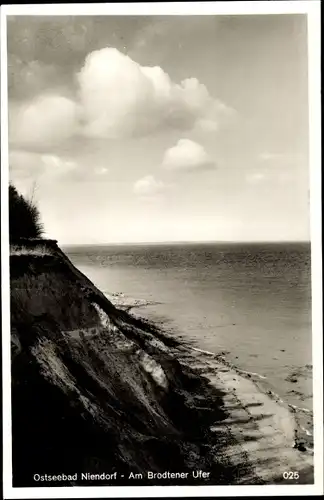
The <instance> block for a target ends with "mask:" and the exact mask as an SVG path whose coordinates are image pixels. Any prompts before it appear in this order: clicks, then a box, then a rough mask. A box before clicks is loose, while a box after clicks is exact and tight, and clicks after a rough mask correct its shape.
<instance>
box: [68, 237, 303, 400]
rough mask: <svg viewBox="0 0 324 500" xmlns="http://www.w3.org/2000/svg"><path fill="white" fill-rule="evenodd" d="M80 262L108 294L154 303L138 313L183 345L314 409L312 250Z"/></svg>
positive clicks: (201, 247)
mask: <svg viewBox="0 0 324 500" xmlns="http://www.w3.org/2000/svg"><path fill="white" fill-rule="evenodd" d="M64 250H65V251H66V253H67V255H68V256H69V257H70V259H71V260H72V262H73V263H74V264H75V265H76V266H77V267H78V268H79V269H80V270H81V271H82V272H83V273H85V274H86V275H87V276H88V277H89V278H90V279H91V280H92V281H93V282H94V283H95V284H96V285H97V286H98V287H99V288H100V289H101V290H102V291H103V292H104V293H114V292H123V293H124V294H125V295H126V296H129V297H132V298H135V299H145V300H147V301H152V302H154V304H153V305H149V306H146V307H142V308H140V309H138V310H136V312H137V313H140V314H141V315H143V316H145V317H149V318H151V319H154V320H155V321H159V322H163V323H164V326H165V328H168V329H169V330H171V331H173V333H174V335H182V336H183V337H185V338H186V339H189V340H190V341H191V342H192V343H193V344H194V345H195V346H196V347H199V348H201V349H206V350H209V351H212V352H215V353H218V352H220V351H225V352H226V357H227V358H228V359H229V360H230V361H231V362H233V363H234V364H236V365H237V366H238V367H239V368H241V369H243V370H247V371H251V372H257V373H259V374H261V375H263V376H265V377H266V380H267V382H268V383H269V384H270V385H271V388H272V389H273V390H274V391H275V392H277V393H278V394H279V395H281V397H283V398H285V399H286V400H288V401H289V402H291V403H292V404H296V405H298V406H302V407H305V408H311V407H312V386H311V365H312V354H311V351H312V343H311V278H310V245H308V244H288V243H285V244H239V245H238V244H235V245H234V244H226V245H225V244H170V245H169V244H168V245H167V244H165V245H132V246H130V245H124V246H116V245H114V246H75V247H68V248H65V249H64Z"/></svg>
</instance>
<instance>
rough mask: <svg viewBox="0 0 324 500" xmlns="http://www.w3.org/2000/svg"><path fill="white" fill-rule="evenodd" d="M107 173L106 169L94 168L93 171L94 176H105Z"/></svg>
mask: <svg viewBox="0 0 324 500" xmlns="http://www.w3.org/2000/svg"><path fill="white" fill-rule="evenodd" d="M108 172H109V169H108V168H107V167H96V168H95V169H94V173H95V174H96V175H106V174H107V173H108Z"/></svg>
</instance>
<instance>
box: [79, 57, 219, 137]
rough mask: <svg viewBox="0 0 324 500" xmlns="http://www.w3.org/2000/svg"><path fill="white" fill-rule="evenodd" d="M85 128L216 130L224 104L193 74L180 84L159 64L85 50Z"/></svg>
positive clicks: (105, 132) (129, 132) (108, 132)
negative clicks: (89, 52)
mask: <svg viewBox="0 0 324 500" xmlns="http://www.w3.org/2000/svg"><path fill="white" fill-rule="evenodd" d="M78 82H79V86H80V93H79V98H80V103H81V108H82V110H83V119H84V121H85V133H86V134H88V135H90V136H95V137H120V136H136V135H145V134H148V133H151V132H152V131H154V130H156V129H159V128H162V127H172V128H177V129H182V130H187V129H191V128H193V127H195V126H198V127H202V128H203V129H204V130H216V129H217V127H218V121H219V118H220V116H221V115H223V114H224V113H226V112H227V111H228V108H226V106H225V105H224V104H223V103H221V102H219V101H217V100H216V99H214V98H212V97H211V96H210V95H209V93H208V90H207V89H206V87H205V86H204V85H202V84H201V83H199V81H198V80H197V79H196V78H187V79H185V80H183V81H182V82H181V83H180V84H176V83H174V82H172V81H171V79H170V77H169V75H168V74H167V73H165V72H164V71H163V70H162V69H161V68H160V67H157V66H156V67H145V66H141V65H139V64H138V63H137V62H135V61H133V60H132V59H131V58H130V57H128V56H126V55H124V54H122V53H121V52H119V51H118V50H117V49H113V48H105V49H101V50H97V51H94V52H92V53H91V54H89V55H88V56H87V58H86V61H85V64H84V66H83V68H82V69H81V71H80V72H79V74H78Z"/></svg>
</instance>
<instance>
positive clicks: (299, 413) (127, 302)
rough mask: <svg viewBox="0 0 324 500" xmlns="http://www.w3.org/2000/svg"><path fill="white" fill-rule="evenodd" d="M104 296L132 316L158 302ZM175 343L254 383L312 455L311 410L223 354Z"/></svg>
mask: <svg viewBox="0 0 324 500" xmlns="http://www.w3.org/2000/svg"><path fill="white" fill-rule="evenodd" d="M105 295H106V296H107V298H108V299H109V300H111V301H114V303H115V305H116V307H118V308H121V309H123V310H125V311H126V312H127V313H130V314H132V311H133V310H134V309H140V308H145V307H147V306H151V305H153V306H154V305H155V304H158V302H156V301H153V300H151V301H149V300H145V299H133V298H131V297H126V296H125V294H124V293H123V292H115V293H112V294H108V293H107V294H106V293H105ZM116 299H117V300H116ZM139 317H140V318H141V319H143V320H145V321H150V320H148V319H147V318H146V317H145V316H139ZM162 331H163V334H165V335H166V336H167V337H169V335H168V334H167V332H165V331H164V330H162ZM170 337H171V338H173V337H172V336H170ZM177 341H179V342H180V344H181V347H183V348H185V349H187V350H188V351H193V352H197V353H199V354H201V355H204V356H207V357H211V358H213V359H214V360H216V361H217V362H219V363H220V364H221V365H224V366H226V367H227V368H229V369H230V370H232V372H233V374H237V375H238V376H240V377H242V378H243V379H247V380H250V381H252V382H253V383H254V385H255V386H256V389H257V390H258V391H260V392H261V393H263V394H265V395H267V396H268V397H269V399H271V400H273V401H274V402H275V403H276V404H278V405H282V406H283V407H285V408H286V409H287V410H288V411H289V413H290V414H291V415H292V417H293V419H294V421H295V429H294V446H295V447H296V448H297V449H300V450H301V451H303V452H306V453H310V454H312V453H313V433H311V432H310V431H309V430H308V429H307V428H306V424H305V423H304V422H303V420H304V418H306V417H307V418H308V419H309V418H310V419H311V421H312V426H313V411H312V410H310V409H308V408H303V407H301V406H297V405H294V404H291V403H289V402H288V401H287V400H285V399H284V398H282V397H281V396H280V395H279V394H277V393H276V392H274V391H273V388H272V386H271V384H269V383H268V382H267V377H266V376H264V375H261V374H260V373H256V372H249V371H246V370H243V369H241V368H239V367H238V366H236V365H235V364H234V363H232V362H230V361H229V360H228V359H226V355H225V354H223V353H222V352H220V353H214V352H211V351H207V350H204V349H200V348H197V347H194V346H192V345H191V342H190V339H187V340H184V338H183V337H181V338H180V339H178V338H177ZM305 415H306V417H304V416H305ZM303 417H304V418H303ZM312 426H311V427H312Z"/></svg>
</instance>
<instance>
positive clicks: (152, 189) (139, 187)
mask: <svg viewBox="0 0 324 500" xmlns="http://www.w3.org/2000/svg"><path fill="white" fill-rule="evenodd" d="M165 188H166V186H165V184H164V182H162V181H160V180H158V179H156V178H155V177H154V176H153V175H147V176H145V177H143V178H142V179H139V180H138V181H136V182H135V184H134V187H133V191H134V193H135V194H136V195H137V196H140V197H152V196H159V195H162V194H163V193H164V191H165Z"/></svg>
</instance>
